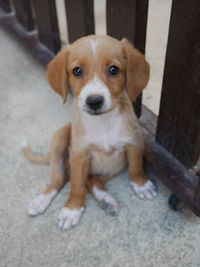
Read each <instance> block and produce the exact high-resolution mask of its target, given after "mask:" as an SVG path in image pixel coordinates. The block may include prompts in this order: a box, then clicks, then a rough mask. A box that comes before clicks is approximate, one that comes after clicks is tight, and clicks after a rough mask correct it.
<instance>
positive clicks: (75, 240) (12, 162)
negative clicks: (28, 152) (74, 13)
mask: <svg viewBox="0 0 200 267" xmlns="http://www.w3.org/2000/svg"><path fill="white" fill-rule="evenodd" d="M0 51H1V54H0V90H1V91H0V92H1V96H0V123H1V128H0V179H1V183H0V266H1V267H16V266H19V267H29V266H31V267H38V266H44V267H52V266H56V267H65V266H70V267H79V266H80V267H84V266H85V267H90V266H91V267H94V266H98V267H101V266H102V267H105V266H109V267H111V266H112V267H121V266H123V267H126V266H127V267H165V266H166V267H190V266H191V267H197V266H200V253H199V248H200V238H199V236H200V219H198V218H197V217H195V216H194V215H193V214H192V213H191V212H190V211H188V210H186V209H185V210H183V211H182V212H173V211H171V210H170V209H169V207H168V205H167V201H168V197H169V195H170V192H169V191H168V190H167V189H166V187H164V186H163V185H162V184H161V183H160V182H159V181H158V180H157V179H156V182H157V184H158V192H159V194H158V198H157V199H155V200H154V201H142V200H139V199H138V198H137V197H136V196H135V195H134V193H133V192H132V190H131V188H130V186H129V181H128V176H127V173H125V174H123V175H121V176H120V177H118V178H117V179H115V180H113V181H111V182H110V183H109V184H108V191H110V192H111V193H112V194H113V196H114V197H115V198H116V199H117V200H118V201H119V203H120V205H121V209H120V214H119V216H118V217H115V218H113V217H109V216H107V215H105V214H104V212H103V211H102V210H100V209H99V207H98V206H97V203H96V202H95V201H94V200H93V198H92V197H91V196H90V195H88V197H87V200H86V210H85V213H84V215H83V217H82V219H81V221H80V224H79V225H78V226H77V227H76V228H74V229H72V230H69V231H67V232H63V231H61V230H60V229H58V227H57V216H58V214H59V211H60V209H61V208H62V207H63V205H64V202H65V201H66V197H67V194H68V191H69V185H67V186H66V187H65V188H64V189H63V190H62V192H61V193H60V194H59V195H58V196H57V197H56V199H55V200H54V202H53V203H52V205H51V206H50V207H49V209H48V210H47V212H46V213H45V214H43V215H41V216H38V217H35V218H31V217H29V216H28V215H27V213H26V208H27V204H28V202H29V201H30V200H31V199H32V198H33V197H34V196H35V195H36V194H38V193H40V192H41V191H42V190H43V189H44V188H45V186H46V185H47V183H48V182H49V178H50V170H49V167H48V166H37V165H32V164H30V163H29V162H27V161H26V160H25V159H24V158H23V156H22V153H21V151H20V142H21V140H22V139H23V138H24V137H26V138H27V139H28V140H29V143H30V144H31V146H32V148H33V149H34V150H35V151H37V152H39V153H42V154H45V153H46V152H47V151H48V145H49V141H50V138H51V136H52V134H53V132H54V131H55V130H56V129H58V128H59V127H60V126H62V125H64V124H65V123H67V121H68V120H69V117H70V115H69V105H68V104H67V105H62V101H61V99H60V98H59V97H58V96H57V95H56V94H55V93H54V92H53V91H52V90H51V89H50V87H49V86H48V84H47V82H46V80H45V76H44V69H43V68H42V67H41V66H40V65H39V64H38V62H36V61H35V60H34V59H33V58H32V57H31V56H29V54H27V53H25V51H24V50H23V48H22V47H21V46H20V45H18V44H17V43H16V42H15V41H14V40H13V39H12V38H11V37H10V36H9V35H7V33H5V32H4V31H3V30H2V29H0Z"/></svg>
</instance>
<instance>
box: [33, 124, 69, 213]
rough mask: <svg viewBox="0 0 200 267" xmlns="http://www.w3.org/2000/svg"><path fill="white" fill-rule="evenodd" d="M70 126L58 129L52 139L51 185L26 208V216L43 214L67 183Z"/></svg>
mask: <svg viewBox="0 0 200 267" xmlns="http://www.w3.org/2000/svg"><path fill="white" fill-rule="evenodd" d="M70 130H71V127H70V124H69V125H67V126H65V127H63V128H61V129H59V130H58V131H57V132H56V134H55V135H54V137H53V140H52V145H51V151H50V157H49V158H50V165H51V183H50V184H49V185H48V186H47V188H46V190H45V191H44V192H43V193H42V194H40V195H38V196H36V197H35V198H34V199H33V200H32V201H31V202H30V203H29V206H28V214H29V215H32V216H35V215H38V214H41V213H43V212H44V211H45V210H46V209H47V207H48V206H49V205H50V203H51V201H52V200H53V198H54V197H55V196H56V194H57V193H58V192H59V191H60V189H61V188H62V187H63V186H64V185H65V183H66V182H67V181H68V177H67V175H66V173H65V168H64V165H65V159H64V158H65V157H64V156H65V154H66V153H67V150H68V146H69V143H70Z"/></svg>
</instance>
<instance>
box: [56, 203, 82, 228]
mask: <svg viewBox="0 0 200 267" xmlns="http://www.w3.org/2000/svg"><path fill="white" fill-rule="evenodd" d="M83 211H84V208H83V207H82V208H80V209H74V210H71V209H68V208H62V210H61V211H60V214H59V217H58V219H59V223H58V226H59V227H60V228H62V229H63V230H68V229H69V228H71V227H72V226H75V225H77V224H78V222H79V220H80V218H81V215H82V213H83Z"/></svg>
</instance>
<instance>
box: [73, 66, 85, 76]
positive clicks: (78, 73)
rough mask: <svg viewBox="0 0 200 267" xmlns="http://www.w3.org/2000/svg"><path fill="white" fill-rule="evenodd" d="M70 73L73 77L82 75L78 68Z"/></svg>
mask: <svg viewBox="0 0 200 267" xmlns="http://www.w3.org/2000/svg"><path fill="white" fill-rule="evenodd" d="M72 73H73V74H74V76H81V75H82V74H83V71H82V69H81V68H80V67H76V68H74V69H73V70H72Z"/></svg>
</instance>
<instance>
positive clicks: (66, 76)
mask: <svg viewBox="0 0 200 267" xmlns="http://www.w3.org/2000/svg"><path fill="white" fill-rule="evenodd" d="M47 76H48V80H49V83H50V85H51V86H52V88H53V89H54V90H55V91H56V92H57V93H58V94H60V95H61V97H62V99H63V102H64V103H65V102H66V99H67V91H68V90H69V88H70V89H71V90H72V92H73V95H74V100H73V107H72V109H73V112H72V114H73V115H72V121H71V123H70V124H68V125H67V126H65V127H63V128H62V129H60V130H58V132H57V133H56V134H55V136H54V138H53V141H52V146H51V151H50V154H49V157H48V158H40V157H37V156H34V155H33V154H31V152H30V150H29V149H28V147H27V146H25V147H24V149H23V150H24V153H25V155H26V157H27V158H29V159H30V160H32V161H35V162H41V163H47V162H49V163H50V164H51V168H52V180H51V183H50V185H49V186H48V188H47V189H46V190H45V192H44V193H43V194H41V195H39V196H37V197H36V198H35V199H33V200H32V201H31V202H30V204H29V207H28V213H29V214H30V215H37V214H40V213H42V212H44V211H45V209H46V208H47V207H48V205H49V204H50V202H51V201H52V199H53V198H54V196H55V195H56V194H57V192H58V191H59V190H60V189H61V188H62V187H63V185H64V184H65V183H66V181H67V177H66V175H65V169H66V168H67V166H68V163H69V166H70V181H71V191H70V196H69V199H68V201H67V202H66V204H65V207H64V208H63V209H62V210H61V212H60V214H59V226H60V227H61V228H63V229H69V228H70V227H72V226H74V225H77V224H78V222H79V220H80V218H81V215H82V213H83V210H84V199H85V194H86V188H87V189H88V190H89V191H90V192H91V193H92V194H93V195H94V197H95V198H96V200H97V201H98V202H99V204H100V206H101V207H102V208H104V209H105V210H106V212H107V213H110V214H111V215H115V214H117V213H118V204H117V201H116V200H115V199H114V198H113V197H112V196H111V195H110V194H109V193H108V192H106V191H105V184H106V182H107V181H108V180H109V179H111V178H113V177H115V176H116V175H118V174H119V173H120V172H122V171H123V170H124V169H125V168H126V167H128V171H129V175H130V180H131V186H132V188H133V190H134V192H135V193H136V194H137V195H138V196H139V197H140V198H141V199H144V198H146V199H152V198H154V197H155V196H156V187H155V185H154V184H153V183H152V182H151V181H150V180H148V179H147V178H146V176H145V175H144V171H143V140H142V134H141V130H140V127H139V125H138V122H137V118H136V116H135V114H134V111H133V108H132V104H131V102H132V101H135V99H136V97H137V96H138V94H139V93H141V91H142V89H143V88H144V87H145V86H146V85H147V82H148V80H149V64H148V63H147V61H146V60H145V58H144V56H143V55H142V54H141V53H140V52H138V51H137V50H136V49H135V48H133V46H132V45H131V44H130V43H129V42H128V41H127V40H126V39H123V40H122V41H118V40H116V39H114V38H111V37H109V36H94V35H92V36H88V37H83V38H81V39H79V40H77V41H76V42H74V43H73V44H71V45H67V46H66V48H64V49H63V50H62V51H61V52H60V53H58V55H57V56H56V57H55V58H54V59H53V60H52V61H51V62H50V64H49V65H48V70H47ZM67 153H68V157H67V156H66V154H67Z"/></svg>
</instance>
